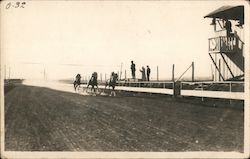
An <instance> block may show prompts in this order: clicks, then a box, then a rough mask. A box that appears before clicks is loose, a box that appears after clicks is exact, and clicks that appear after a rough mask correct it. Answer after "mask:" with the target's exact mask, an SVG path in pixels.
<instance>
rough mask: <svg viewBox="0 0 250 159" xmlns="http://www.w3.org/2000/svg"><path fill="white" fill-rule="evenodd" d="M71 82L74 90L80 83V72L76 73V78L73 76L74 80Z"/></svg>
mask: <svg viewBox="0 0 250 159" xmlns="http://www.w3.org/2000/svg"><path fill="white" fill-rule="evenodd" d="M73 84H74V89H75V91H76V88H77V87H78V89H79V88H80V85H81V75H80V74H77V75H76V78H75V81H74V83H73Z"/></svg>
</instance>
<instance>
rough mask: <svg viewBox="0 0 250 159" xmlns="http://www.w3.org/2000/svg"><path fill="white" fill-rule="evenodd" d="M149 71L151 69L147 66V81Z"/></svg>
mask: <svg viewBox="0 0 250 159" xmlns="http://www.w3.org/2000/svg"><path fill="white" fill-rule="evenodd" d="M150 72H151V70H150V68H149V66H147V80H148V81H149V77H150Z"/></svg>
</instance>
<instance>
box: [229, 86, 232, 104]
mask: <svg viewBox="0 0 250 159" xmlns="http://www.w3.org/2000/svg"><path fill="white" fill-rule="evenodd" d="M229 91H230V100H229V101H230V104H232V98H231V96H232V82H230V83H229Z"/></svg>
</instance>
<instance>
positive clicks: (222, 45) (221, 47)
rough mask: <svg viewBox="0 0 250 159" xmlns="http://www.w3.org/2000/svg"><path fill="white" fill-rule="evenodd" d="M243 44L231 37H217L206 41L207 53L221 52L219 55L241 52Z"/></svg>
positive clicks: (233, 36) (236, 37)
mask: <svg viewBox="0 0 250 159" xmlns="http://www.w3.org/2000/svg"><path fill="white" fill-rule="evenodd" d="M243 45H244V42H243V41H241V40H240V38H239V37H238V36H235V35H232V36H230V37H227V36H218V37H214V38H209V39H208V51H209V52H210V53H213V52H214V53H215V52H221V53H233V52H239V51H240V52H242V51H243Z"/></svg>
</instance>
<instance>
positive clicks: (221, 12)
mask: <svg viewBox="0 0 250 159" xmlns="http://www.w3.org/2000/svg"><path fill="white" fill-rule="evenodd" d="M204 18H220V19H228V20H240V21H244V6H222V7H220V8H218V9H216V10H214V11H213V12H211V13H209V14H208V15H206V16H205V17H204Z"/></svg>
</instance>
